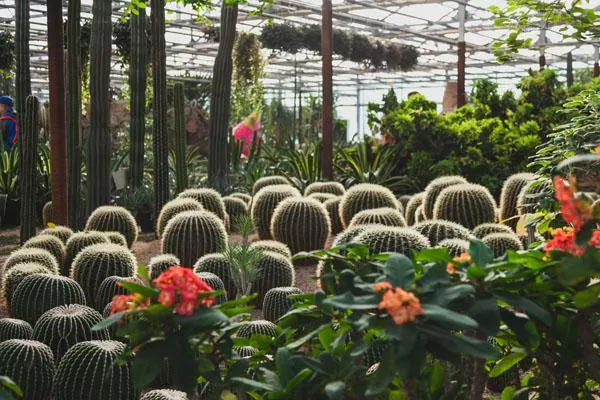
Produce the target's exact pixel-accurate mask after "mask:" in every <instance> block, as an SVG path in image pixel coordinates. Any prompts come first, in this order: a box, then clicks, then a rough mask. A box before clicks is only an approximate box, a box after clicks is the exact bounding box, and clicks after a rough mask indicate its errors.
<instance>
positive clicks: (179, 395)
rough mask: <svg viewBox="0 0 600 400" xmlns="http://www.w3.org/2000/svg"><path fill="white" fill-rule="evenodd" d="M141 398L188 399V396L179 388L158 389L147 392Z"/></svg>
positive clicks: (143, 399)
mask: <svg viewBox="0 0 600 400" xmlns="http://www.w3.org/2000/svg"><path fill="white" fill-rule="evenodd" d="M140 400H188V396H187V394H186V393H185V392H180V391H179V390H171V389H157V390H151V391H149V392H146V393H145V394H144V395H143V396H142V397H140Z"/></svg>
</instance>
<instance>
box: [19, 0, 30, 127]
mask: <svg viewBox="0 0 600 400" xmlns="http://www.w3.org/2000/svg"><path fill="white" fill-rule="evenodd" d="M29 3H30V0H15V23H16V26H15V27H16V31H15V54H16V58H17V60H16V61H17V62H16V68H15V71H16V73H15V88H16V99H15V100H16V104H15V106H16V108H17V112H18V113H20V115H24V114H25V99H27V96H29V95H30V94H31V71H30V68H29V65H30V59H31V55H30V54H29V27H30V20H29ZM19 120H20V122H21V123H23V119H22V118H20V119H19Z"/></svg>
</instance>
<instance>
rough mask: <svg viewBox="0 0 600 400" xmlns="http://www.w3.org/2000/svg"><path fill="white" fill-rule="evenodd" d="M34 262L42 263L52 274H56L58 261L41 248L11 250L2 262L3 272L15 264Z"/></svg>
mask: <svg viewBox="0 0 600 400" xmlns="http://www.w3.org/2000/svg"><path fill="white" fill-rule="evenodd" d="M28 263H35V264H39V265H42V266H44V267H46V269H48V271H50V272H51V273H53V274H58V263H57V262H56V258H54V256H53V255H52V254H51V253H50V252H49V251H47V250H43V249H36V248H32V249H19V250H15V251H13V252H12V253H11V254H10V256H8V258H7V259H6V261H5V262H4V273H5V274H6V273H7V272H8V271H9V270H10V269H11V268H12V267H14V266H15V265H17V264H28Z"/></svg>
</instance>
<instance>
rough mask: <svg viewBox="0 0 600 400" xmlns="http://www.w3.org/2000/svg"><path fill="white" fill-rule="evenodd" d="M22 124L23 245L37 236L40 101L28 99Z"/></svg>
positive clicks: (33, 98) (33, 97)
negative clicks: (37, 162)
mask: <svg viewBox="0 0 600 400" xmlns="http://www.w3.org/2000/svg"><path fill="white" fill-rule="evenodd" d="M25 107H26V108H25V118H23V123H22V124H21V132H22V135H23V136H22V138H21V145H22V154H23V157H22V158H21V159H20V160H19V161H20V163H19V166H20V173H19V181H20V189H21V234H20V239H21V244H23V243H25V242H26V241H27V240H28V239H29V238H31V237H32V236H35V225H36V221H37V219H36V212H35V211H36V204H37V202H36V200H37V196H36V194H37V193H36V191H37V164H36V161H37V142H38V136H39V133H40V119H39V118H40V101H39V100H38V99H37V97H35V96H29V97H27V101H26V102H25Z"/></svg>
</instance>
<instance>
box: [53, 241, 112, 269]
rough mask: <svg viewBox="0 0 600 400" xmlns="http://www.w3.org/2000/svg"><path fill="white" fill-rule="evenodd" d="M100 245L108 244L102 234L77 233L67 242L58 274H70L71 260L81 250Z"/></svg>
mask: <svg viewBox="0 0 600 400" xmlns="http://www.w3.org/2000/svg"><path fill="white" fill-rule="evenodd" d="M100 243H110V240H109V239H108V237H107V236H106V235H105V234H103V233H102V232H77V233H75V234H73V236H71V237H70V238H69V240H67V246H66V253H65V261H64V262H63V264H62V266H61V268H60V273H61V275H64V276H69V275H70V274H71V265H72V264H73V260H75V257H76V256H77V254H79V252H80V251H81V250H83V249H84V248H86V247H87V246H91V245H93V244H100Z"/></svg>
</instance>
